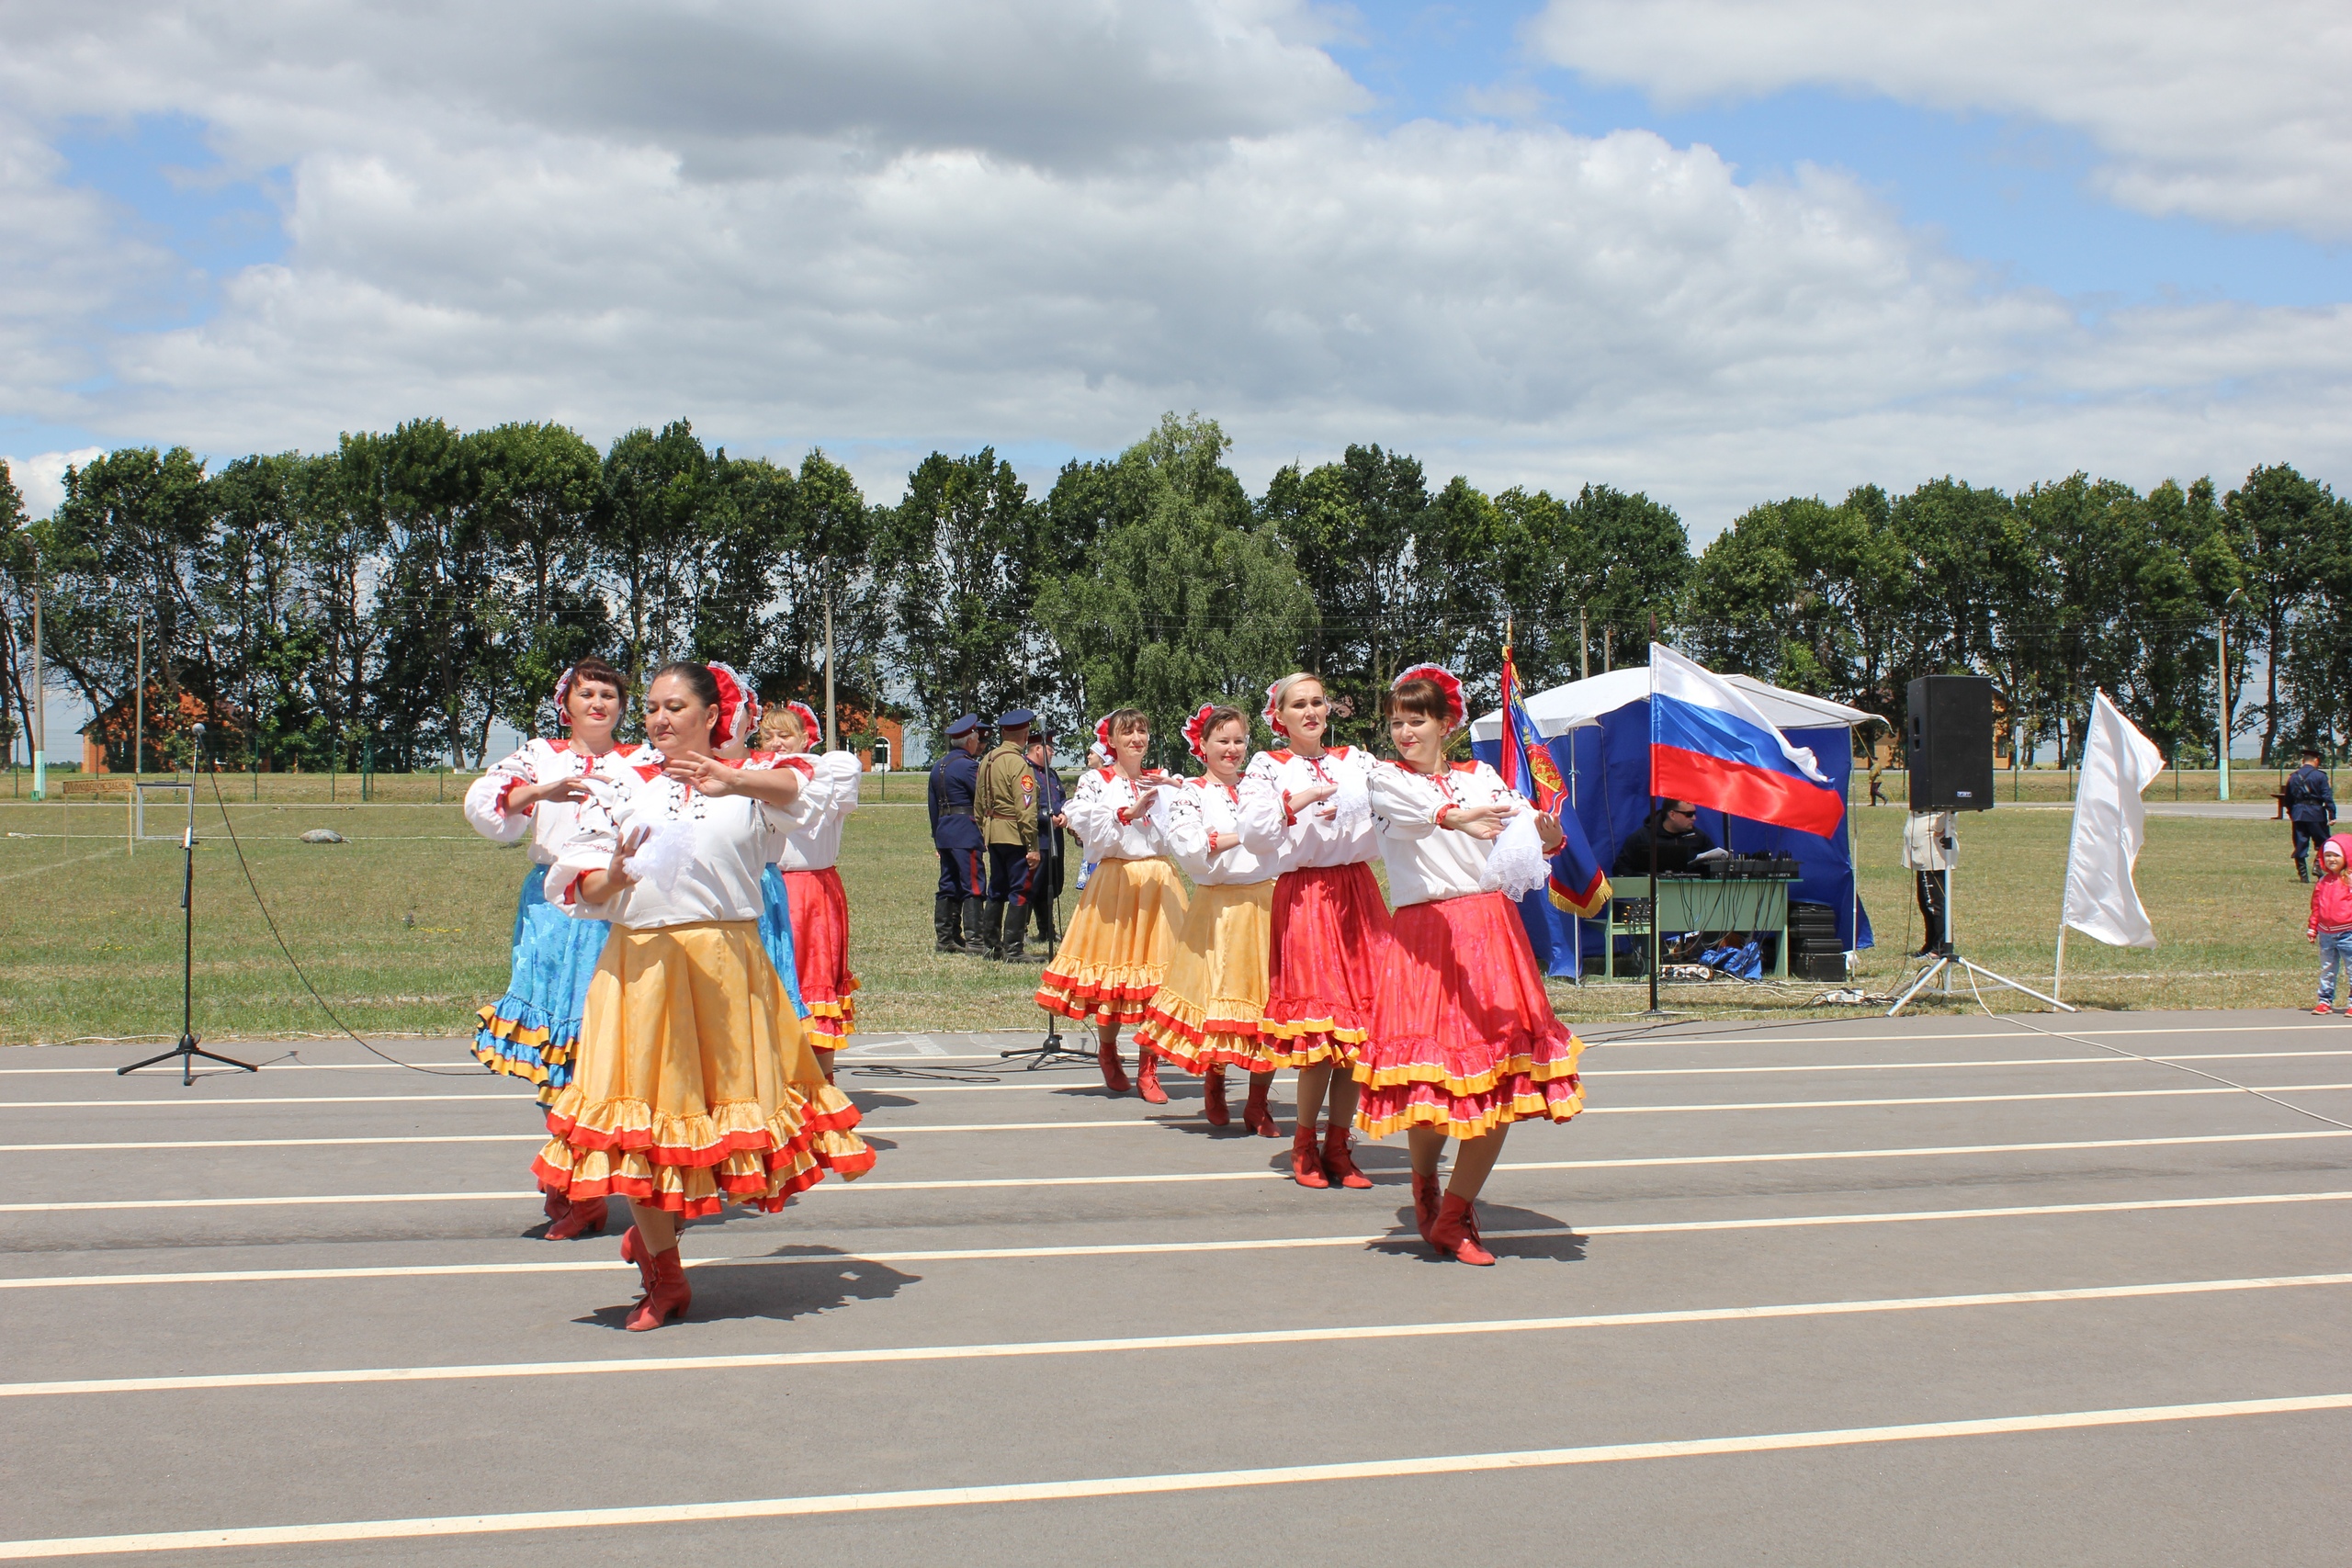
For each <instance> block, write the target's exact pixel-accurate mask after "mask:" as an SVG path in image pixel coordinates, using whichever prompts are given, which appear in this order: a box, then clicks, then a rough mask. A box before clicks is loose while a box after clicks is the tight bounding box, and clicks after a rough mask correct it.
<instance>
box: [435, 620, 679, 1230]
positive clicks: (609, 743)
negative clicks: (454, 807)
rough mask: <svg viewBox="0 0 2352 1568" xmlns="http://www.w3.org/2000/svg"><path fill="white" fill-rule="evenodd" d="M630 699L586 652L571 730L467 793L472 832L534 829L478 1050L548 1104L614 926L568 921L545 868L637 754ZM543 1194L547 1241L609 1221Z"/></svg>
mask: <svg viewBox="0 0 2352 1568" xmlns="http://www.w3.org/2000/svg"><path fill="white" fill-rule="evenodd" d="M627 704H628V676H626V675H624V674H622V673H621V672H620V671H617V670H616V669H614V668H613V667H612V666H611V665H609V664H607V663H605V661H604V660H601V659H583V660H581V661H580V662H579V663H577V664H575V665H573V666H572V667H571V669H569V670H566V671H564V672H563V674H562V676H561V677H560V678H559V679H558V680H557V682H556V683H555V706H556V714H557V716H558V717H559V718H560V721H561V723H562V725H563V727H564V728H566V729H568V730H570V731H571V734H570V735H569V737H567V738H565V739H545V738H541V737H535V738H533V739H530V740H528V741H526V742H525V743H524V744H523V746H522V748H521V749H520V750H517V751H515V753H514V754H512V755H511V756H508V757H504V758H502V759H501V760H500V761H499V762H498V765H497V766H495V767H493V768H492V769H491V770H490V771H489V772H488V773H484V774H482V776H481V777H480V778H478V779H476V780H475V781H474V782H473V784H471V785H470V786H469V788H468V789H467V790H466V803H465V814H466V821H467V822H468V823H469V824H470V825H471V826H472V828H473V829H474V831H476V832H478V833H480V834H481V836H482V837H483V838H485V839H488V840H490V841H491V842H492V843H494V844H512V843H517V842H519V841H521V840H523V838H524V837H525V836H526V835H527V836H528V837H529V839H530V840H531V841H530V847H529V850H528V853H529V855H530V863H529V864H528V865H527V866H526V867H525V868H524V872H523V892H522V897H521V898H520V899H519V900H518V902H517V903H516V906H515V937H514V961H513V964H512V966H511V968H510V971H509V974H508V978H507V982H506V991H505V994H504V995H503V996H501V997H500V998H498V999H497V1000H496V1001H494V1002H492V1003H491V1004H490V1005H489V1006H488V1007H485V1008H483V1009H481V1010H480V1011H479V1012H478V1013H477V1014H476V1015H475V1022H474V1058H475V1060H477V1061H479V1062H480V1063H481V1065H482V1066H485V1067H488V1068H489V1069H490V1070H491V1071H492V1072H494V1073H504V1074H507V1075H508V1076H510V1077H518V1078H523V1079H526V1080H527V1081H528V1082H531V1083H533V1084H536V1085H537V1086H538V1091H539V1103H540V1104H542V1105H545V1104H548V1103H549V1102H550V1101H552V1100H554V1099H555V1097H556V1096H557V1095H558V1094H560V1093H561V1092H562V1090H563V1086H564V1085H565V1084H567V1083H570V1082H571V1054H572V1052H573V1050H574V1049H575V1048H576V1047H577V1046H578V1045H579V1043H580V1014H581V1010H582V1007H584V1006H585V1005H586V1003H587V1000H588V979H589V976H592V975H594V973H595V972H596V960H597V958H598V957H599V956H601V955H602V954H603V953H604V951H605V936H606V934H607V933H606V931H605V927H604V925H603V923H602V922H601V921H595V920H574V919H568V918H567V917H566V916H565V914H564V912H563V910H562V909H561V908H559V907H557V906H555V905H552V904H549V903H548V901H547V897H546V894H545V891H544V886H543V885H544V882H545V878H546V874H547V868H548V866H549V865H550V864H552V863H554V861H555V857H556V852H558V851H559V850H560V849H561V848H562V847H563V844H564V841H565V840H567V839H569V838H570V837H571V831H572V825H573V814H574V811H575V808H576V807H577V806H578V804H579V802H581V801H582V800H584V799H586V798H587V797H588V792H589V791H588V780H589V779H591V778H600V779H603V780H605V782H606V783H608V784H612V783H618V782H620V780H621V779H622V778H623V777H625V776H627V770H628V763H629V761H630V760H631V759H632V758H634V757H635V756H636V755H637V754H638V752H639V750H640V748H639V747H636V746H632V745H624V744H619V743H616V741H615V740H614V739H613V727H614V726H615V725H616V724H618V723H619V722H620V717H621V714H622V711H623V709H624V707H625V706H626V705H627ZM546 1197H547V1216H548V1230H547V1239H548V1240H549V1241H570V1240H571V1239H573V1238H574V1237H576V1236H580V1235H586V1234H588V1233H589V1232H592V1231H601V1230H603V1229H604V1228H605V1205H604V1202H603V1201H601V1200H599V1201H593V1202H588V1203H582V1204H581V1205H580V1206H579V1207H578V1208H576V1209H575V1208H574V1207H573V1206H572V1205H571V1203H570V1202H568V1201H565V1199H564V1198H563V1197H562V1196H561V1195H560V1194H558V1193H554V1192H549V1193H548V1194H547V1195H546Z"/></svg>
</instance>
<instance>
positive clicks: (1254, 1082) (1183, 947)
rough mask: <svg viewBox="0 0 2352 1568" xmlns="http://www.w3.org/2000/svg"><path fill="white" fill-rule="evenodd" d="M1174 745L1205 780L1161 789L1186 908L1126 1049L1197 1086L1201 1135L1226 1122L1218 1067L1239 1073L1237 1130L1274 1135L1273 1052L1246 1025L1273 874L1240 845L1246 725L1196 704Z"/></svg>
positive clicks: (1259, 1009) (1268, 921)
mask: <svg viewBox="0 0 2352 1568" xmlns="http://www.w3.org/2000/svg"><path fill="white" fill-rule="evenodd" d="M1184 739H1185V740H1186V741H1187V742H1188V743H1190V745H1191V747H1192V751H1193V756H1194V757H1196V758H1198V759H1199V760H1200V763H1201V766H1202V767H1203V768H1204V769H1205V770H1206V771H1205V772H1204V773H1202V775H1201V776H1200V777H1199V778H1196V779H1187V780H1185V781H1184V783H1183V784H1182V786H1181V787H1179V788H1177V789H1176V790H1174V791H1172V792H1170V798H1169V802H1168V834H1167V837H1168V847H1169V849H1170V851H1171V852H1174V854H1175V856H1176V863H1177V864H1178V865H1179V866H1182V868H1183V871H1184V874H1185V875H1186V876H1189V877H1191V878H1192V879H1193V901H1192V904H1191V906H1190V907H1189V908H1187V909H1186V910H1185V912H1184V925H1183V929H1182V931H1179V932H1178V933H1177V937H1176V943H1175V946H1174V948H1173V949H1172V950H1171V951H1170V953H1169V957H1168V978H1167V980H1166V982H1165V983H1164V984H1162V985H1161V986H1160V987H1159V994H1158V995H1157V996H1155V997H1153V998H1151V1000H1150V1002H1148V1004H1146V1006H1145V1008H1144V1021H1143V1022H1142V1023H1141V1024H1139V1025H1137V1026H1136V1046H1137V1047H1138V1048H1140V1049H1142V1050H1144V1051H1148V1052H1151V1053H1153V1054H1154V1055H1160V1056H1165V1057H1167V1058H1168V1060H1170V1062H1173V1063H1174V1064H1175V1065H1176V1066H1179V1067H1182V1068H1183V1069H1184V1071H1186V1072H1188V1073H1197V1074H1199V1075H1200V1077H1201V1089H1202V1092H1201V1099H1202V1114H1204V1116H1206V1117H1207V1118H1208V1122H1209V1125H1211V1126H1212V1127H1222V1126H1224V1125H1225V1124H1226V1123H1227V1122H1230V1121H1231V1120H1232V1119H1233V1118H1232V1113H1231V1112H1230V1111H1227V1109H1226V1103H1225V1069H1226V1068H1227V1067H1229V1066H1230V1067H1239V1068H1240V1069H1241V1070H1242V1071H1243V1072H1245V1073H1248V1074H1249V1075H1250V1100H1249V1102H1248V1103H1247V1104H1245V1105H1244V1106H1243V1107H1242V1108H1241V1124H1242V1125H1243V1126H1244V1127H1247V1128H1249V1129H1250V1131H1251V1132H1253V1133H1255V1134H1258V1135H1259V1136H1261V1137H1265V1138H1275V1137H1280V1136H1281V1135H1282V1134H1281V1131H1280V1129H1278V1128H1276V1127H1275V1125H1274V1115H1273V1112H1272V1111H1271V1110H1270V1109H1268V1107H1267V1104H1266V1094H1267V1091H1268V1089H1271V1088H1272V1085H1273V1081H1274V1068H1275V1067H1277V1066H1280V1065H1281V1064H1282V1062H1283V1051H1282V1050H1280V1049H1270V1048H1269V1043H1268V1042H1266V1041H1264V1040H1262V1039H1261V1038H1260V1036H1259V1032H1258V1024H1259V1022H1260V1021H1261V1019H1263V1018H1264V1016H1265V1011H1266V961H1267V953H1268V950H1269V947H1270V944H1271V942H1272V931H1273V917H1274V875H1275V871H1276V869H1277V868H1276V867H1275V866H1274V865H1272V863H1269V862H1268V861H1265V860H1263V859H1261V858H1260V857H1259V856H1258V855H1257V854H1255V853H1254V852H1251V851H1250V848H1249V846H1248V845H1246V844H1244V843H1243V842H1242V841H1241V796H1242V792H1243V791H1244V790H1245V789H1255V788H1257V787H1259V786H1257V785H1255V784H1248V783H1246V782H1245V781H1244V779H1243V777H1242V768H1243V766H1244V764H1246V763H1247V762H1248V761H1249V760H1250V718H1249V716H1248V715H1247V714H1244V713H1243V712H1242V711H1241V710H1240V709H1239V708H1236V707H1220V706H1218V705H1216V704H1214V703H1208V704H1204V705H1202V707H1201V710H1200V712H1198V713H1196V714H1194V715H1193V717H1192V721H1191V722H1190V723H1188V724H1186V725H1185V726H1184Z"/></svg>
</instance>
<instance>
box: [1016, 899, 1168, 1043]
mask: <svg viewBox="0 0 2352 1568" xmlns="http://www.w3.org/2000/svg"><path fill="white" fill-rule="evenodd" d="M1183 919H1184V887H1183V884H1182V883H1181V882H1179V881H1177V879H1176V868H1175V867H1174V866H1172V865H1170V864H1169V863H1167V862H1166V861H1164V860H1106V861H1103V862H1101V863H1098V864H1096V866H1095V867H1094V874H1093V876H1091V878H1089V879H1088V881H1087V884H1086V892H1085V894H1084V895H1083V896H1082V897H1080V899H1079V901H1078V912H1077V913H1075V914H1073V915H1072V916H1070V918H1069V931H1067V932H1065V933H1063V936H1062V944H1061V946H1060V948H1059V949H1057V951H1056V952H1055V953H1054V961H1053V962H1052V963H1051V964H1046V972H1045V974H1044V975H1042V976H1039V977H1038V982H1037V1005H1038V1006H1039V1007H1041V1008H1044V1009H1045V1010H1046V1011H1047V1012H1057V1013H1060V1014H1061V1015H1062V1016H1063V1017H1064V1018H1074V1019H1076V1020H1078V1021H1080V1023H1092V1024H1098V1025H1099V1024H1104V1023H1140V1022H1142V1021H1143V1014H1144V1004H1145V1003H1147V1002H1148V1001H1150V1000H1151V998H1152V996H1153V994H1154V993H1155V992H1157V991H1158V990H1159V983H1160V982H1161V981H1162V980H1164V979H1166V978H1167V976H1168V953H1169V949H1170V946H1172V945H1173V944H1174V942H1175V940H1176V930H1177V928H1178V927H1179V926H1180V925H1182V923H1183Z"/></svg>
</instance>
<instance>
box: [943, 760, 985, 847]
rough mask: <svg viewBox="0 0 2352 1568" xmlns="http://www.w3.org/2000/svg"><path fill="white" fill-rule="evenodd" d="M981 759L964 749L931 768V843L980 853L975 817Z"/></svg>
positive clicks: (979, 839) (977, 825)
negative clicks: (973, 810) (974, 803)
mask: <svg viewBox="0 0 2352 1568" xmlns="http://www.w3.org/2000/svg"><path fill="white" fill-rule="evenodd" d="M979 779H980V760H979V759H978V757H975V756H972V755H971V754H970V753H968V752H967V751H966V750H964V749H963V748H962V747H961V746H958V747H956V748H955V749H954V750H951V751H949V752H948V753H947V755H945V756H944V757H942V758H940V759H939V761H936V762H933V764H932V765H931V841H932V844H933V847H935V848H938V849H943V850H977V849H978V848H979V847H980V844H981V842H982V840H981V838H980V825H979V823H978V821H976V820H974V819H973V817H972V796H973V794H974V793H975V790H976V789H977V786H978V784H979Z"/></svg>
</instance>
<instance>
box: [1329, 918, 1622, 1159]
mask: <svg viewBox="0 0 2352 1568" xmlns="http://www.w3.org/2000/svg"><path fill="white" fill-rule="evenodd" d="M1396 933H1397V938H1396V943H1395V945H1394V947H1393V948H1392V949H1391V956H1390V959H1389V962H1388V965H1387V967H1386V969H1385V971H1384V972H1383V973H1382V975H1381V976H1380V994H1379V998H1378V999H1377V1001H1376V1002H1375V1003H1374V1009H1373V1021H1372V1037H1371V1038H1370V1039H1369V1040H1367V1041H1366V1042H1365V1043H1364V1046H1363V1054H1362V1055H1361V1057H1360V1059H1359V1060H1358V1061H1357V1063H1356V1066H1355V1076H1356V1081H1357V1082H1359V1083H1361V1084H1363V1086H1364V1089H1363V1100H1361V1101H1360V1102H1359V1104H1358V1105H1357V1108H1356V1126H1357V1128H1358V1129H1359V1130H1361V1131H1362V1132H1363V1133H1364V1134H1367V1135H1369V1136H1371V1137H1374V1138H1385V1137H1386V1136H1387V1135H1388V1134H1391V1133H1393V1132H1395V1131H1396V1130H1397V1128H1399V1127H1434V1128H1438V1129H1441V1130H1442V1131H1443V1132H1445V1133H1446V1134H1448V1135H1450V1136H1453V1137H1456V1138H1476V1137H1482V1136H1484V1135H1485V1134H1488V1133H1491V1132H1493V1131H1494V1130H1495V1129H1496V1128H1498V1127H1500V1126H1504V1125H1506V1124H1508V1123H1510V1122H1523V1121H1528V1120H1532V1119H1533V1118H1537V1117H1543V1118H1546V1119H1548V1120H1550V1121H1554V1122H1566V1120H1567V1119H1568V1118H1569V1117H1571V1116H1574V1115H1575V1114H1576V1113H1577V1111H1581V1110H1583V1109H1584V1085H1583V1084H1582V1082H1581V1081H1580V1080H1579V1079H1578V1078H1577V1055H1579V1054H1581V1053H1582V1052H1583V1050H1584V1042H1583V1041H1581V1040H1578V1039H1577V1037H1576V1036H1575V1035H1574V1034H1573V1033H1571V1032H1569V1030H1568V1027H1567V1026H1566V1024H1564V1023H1562V1022H1561V1021H1559V1020H1558V1019H1557V1018H1556V1017H1555V1016H1554V1015H1553V1012H1552V1003H1551V1000H1550V998H1547V997H1546V996H1545V995H1544V976H1543V975H1542V974H1541V973H1540V972H1539V971H1538V970H1537V969H1536V967H1535V954H1534V952H1533V951H1532V949H1531V948H1529V946H1528V945H1527V928H1526V927H1525V926H1522V925H1521V924H1520V920H1519V909H1518V908H1517V907H1516V906H1514V905H1513V904H1512V903H1511V902H1510V899H1508V898H1505V897H1503V896H1502V895H1501V894H1499V893H1474V894H1471V895H1469V896H1468V897H1461V898H1441V899H1436V900H1433V901H1431V902H1430V903H1426V904H1408V905H1407V906H1406V907H1405V908H1401V909H1399V910H1397V919H1396Z"/></svg>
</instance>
